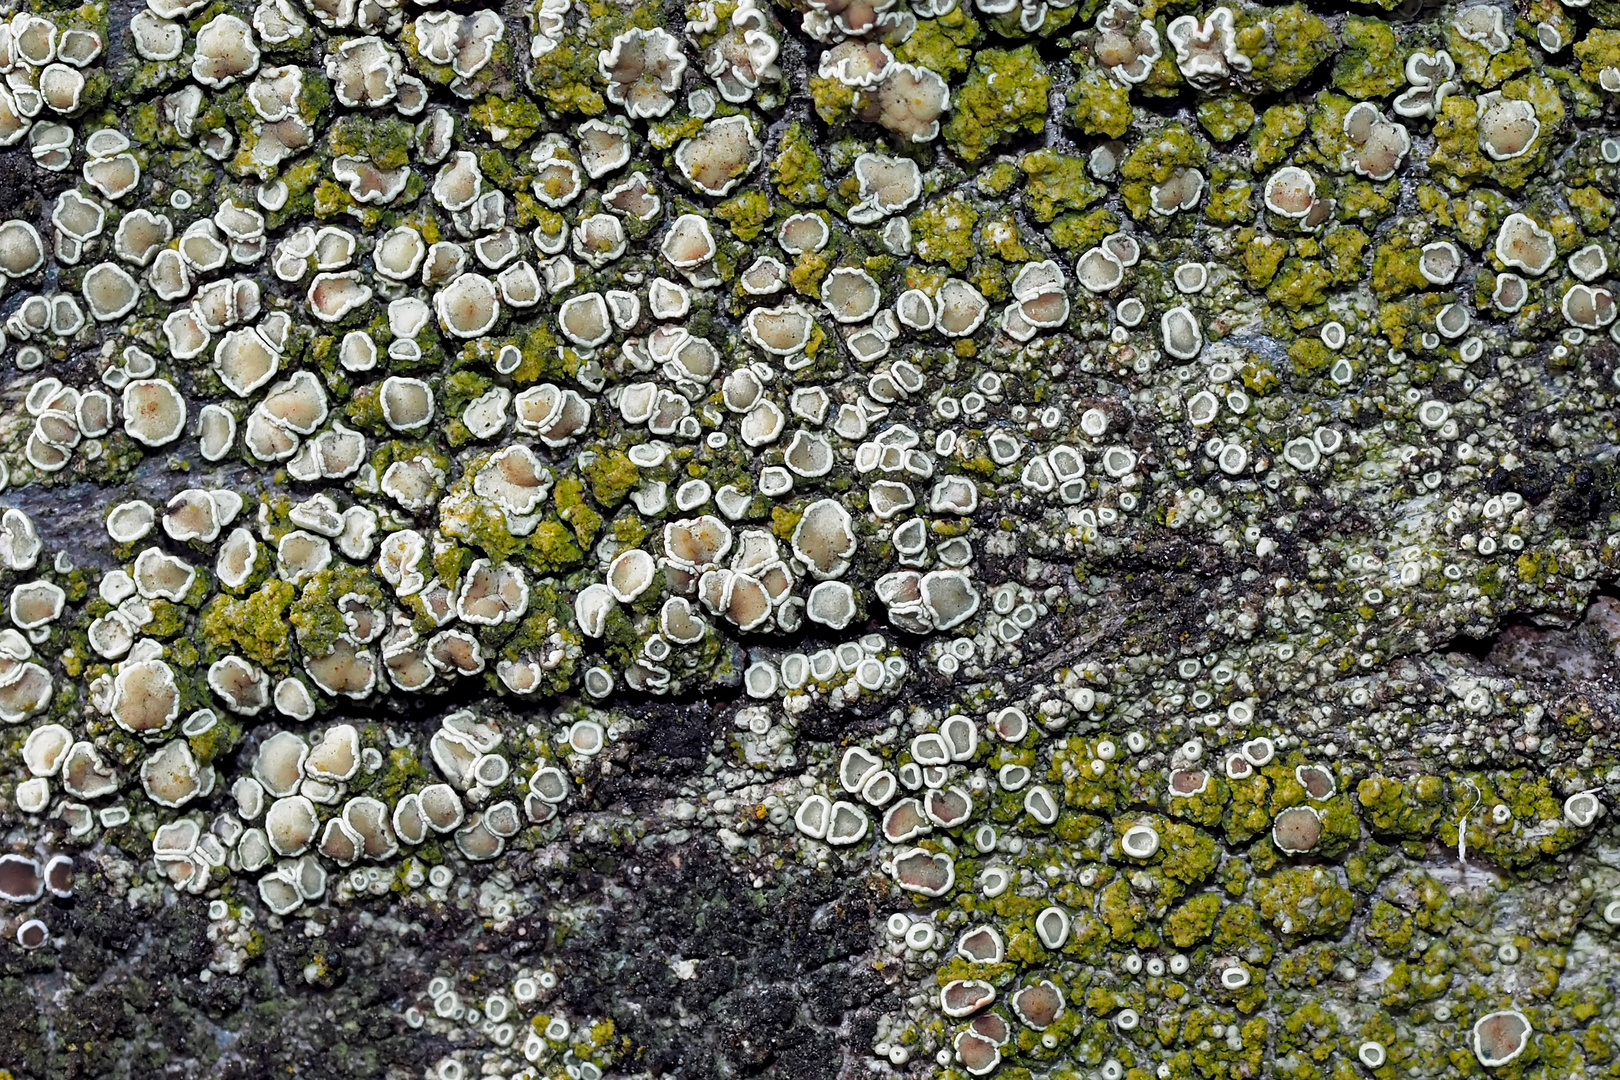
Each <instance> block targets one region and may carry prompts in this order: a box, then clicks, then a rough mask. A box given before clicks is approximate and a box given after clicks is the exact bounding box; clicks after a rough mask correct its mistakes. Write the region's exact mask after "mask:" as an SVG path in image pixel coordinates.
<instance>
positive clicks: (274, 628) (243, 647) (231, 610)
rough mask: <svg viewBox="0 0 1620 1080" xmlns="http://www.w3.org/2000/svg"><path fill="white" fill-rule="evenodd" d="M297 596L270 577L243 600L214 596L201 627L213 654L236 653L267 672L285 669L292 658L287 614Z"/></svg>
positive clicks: (203, 613)
mask: <svg viewBox="0 0 1620 1080" xmlns="http://www.w3.org/2000/svg"><path fill="white" fill-rule="evenodd" d="M296 595H297V589H295V588H294V587H293V585H292V584H291V583H290V582H286V581H282V580H281V579H280V578H271V579H270V580H268V581H266V582H264V583H263V584H262V585H260V586H259V588H258V589H257V590H256V591H254V592H252V593H249V594H248V595H247V596H245V597H243V598H242V599H240V600H237V599H234V598H233V597H230V596H224V595H220V596H216V597H214V598H213V599H212V600H210V601H209V602H208V606H207V607H205V608H203V610H202V620H201V622H200V624H199V626H198V629H199V630H200V631H201V633H202V637H203V640H204V642H205V643H206V647H207V649H208V650H209V652H210V654H211V655H213V656H215V657H216V658H217V657H219V656H224V655H225V654H226V653H233V652H234V653H237V654H238V655H241V656H243V657H246V658H247V659H248V660H251V661H252V662H253V663H255V664H257V665H259V666H260V667H262V668H265V669H267V670H272V671H282V670H285V669H286V667H287V665H288V663H289V661H290V660H291V659H292V649H291V645H292V642H291V641H290V640H289V637H288V634H287V613H288V610H289V609H290V608H291V606H292V603H293V599H294V597H295V596H296Z"/></svg>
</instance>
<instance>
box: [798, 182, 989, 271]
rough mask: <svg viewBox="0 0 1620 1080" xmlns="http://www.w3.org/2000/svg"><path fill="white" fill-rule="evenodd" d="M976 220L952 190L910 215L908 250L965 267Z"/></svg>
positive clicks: (971, 251) (970, 256)
mask: <svg viewBox="0 0 1620 1080" xmlns="http://www.w3.org/2000/svg"><path fill="white" fill-rule="evenodd" d="M978 223H979V214H978V211H976V210H974V209H973V207H972V205H971V204H969V202H968V201H967V199H966V198H965V197H964V196H963V195H962V194H961V193H960V192H952V193H950V194H949V195H947V196H946V197H945V198H943V199H939V200H936V201H935V202H932V203H929V204H928V205H927V206H925V207H923V209H922V210H920V211H918V212H917V213H916V214H914V215H913V216H912V218H911V248H912V251H913V252H915V253H916V255H917V257H918V258H919V259H922V260H923V261H924V262H935V263H939V262H942V263H945V264H947V265H948V266H950V268H951V269H952V270H965V269H967V265H968V263H970V262H972V261H973V256H974V255H975V254H976V249H975V247H974V243H973V230H974V227H975V226H976V225H978ZM817 285H818V286H819V280H818V282H817ZM795 286H797V282H795ZM801 291H803V290H801Z"/></svg>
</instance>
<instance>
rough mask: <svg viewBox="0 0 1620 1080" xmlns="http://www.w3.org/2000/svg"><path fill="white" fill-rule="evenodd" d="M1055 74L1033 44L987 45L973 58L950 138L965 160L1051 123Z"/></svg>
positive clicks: (955, 101)
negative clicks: (1048, 108) (1049, 97)
mask: <svg viewBox="0 0 1620 1080" xmlns="http://www.w3.org/2000/svg"><path fill="white" fill-rule="evenodd" d="M1051 87H1052V79H1051V76H1050V75H1048V74H1047V71H1046V64H1045V63H1044V62H1043V61H1042V60H1041V58H1040V55H1039V54H1038V53H1036V51H1035V49H1034V47H1033V46H1030V45H1025V46H1023V47H1022V48H1019V49H1013V50H1011V51H1008V50H1004V49H985V50H984V51H982V52H980V53H978V54H977V56H976V57H975V58H974V61H973V70H972V71H971V72H970V73H969V74H968V78H967V82H966V83H964V84H963V85H962V87H961V88H960V89H959V90H957V91H956V92H955V93H954V94H953V95H952V101H951V112H950V119H949V120H948V121H947V122H946V124H945V126H944V128H943V134H944V136H945V141H946V143H947V144H948V145H949V146H950V148H951V149H952V150H953V151H955V152H956V153H957V154H959V155H960V156H961V157H962V158H963V159H964V160H967V161H978V160H979V159H980V158H982V157H984V155H985V154H987V153H989V152H990V148H991V147H993V146H996V145H997V144H999V143H1002V142H1006V141H1007V140H1009V139H1012V138H1014V137H1016V136H1017V135H1018V134H1019V133H1020V132H1027V133H1029V134H1031V135H1036V134H1039V133H1040V132H1041V131H1042V129H1044V128H1045V127H1046V102H1047V94H1048V93H1049V91H1050V90H1051Z"/></svg>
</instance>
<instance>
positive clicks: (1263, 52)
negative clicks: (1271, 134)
mask: <svg viewBox="0 0 1620 1080" xmlns="http://www.w3.org/2000/svg"><path fill="white" fill-rule="evenodd" d="M1260 10H1261V11H1262V12H1263V13H1264V16H1263V18H1261V19H1260V20H1259V21H1257V22H1253V23H1250V24H1249V25H1244V19H1243V16H1241V15H1240V16H1239V23H1238V29H1237V33H1236V38H1237V46H1238V51H1239V52H1241V53H1243V55H1245V56H1247V57H1248V58H1249V61H1250V63H1251V65H1252V68H1251V70H1250V72H1249V74H1250V75H1251V77H1253V78H1254V79H1255V80H1256V81H1257V82H1259V83H1260V85H1261V86H1263V87H1264V88H1265V89H1266V90H1269V91H1272V92H1276V91H1280V90H1287V89H1289V88H1290V87H1293V86H1297V85H1298V84H1299V83H1301V82H1304V81H1305V79H1307V78H1308V77H1309V76H1310V74H1311V72H1313V71H1315V70H1316V69H1317V67H1319V66H1320V65H1321V64H1322V63H1323V62H1324V61H1326V60H1327V58H1328V57H1330V56H1332V55H1333V52H1334V50H1335V49H1336V48H1337V47H1338V39H1337V38H1336V37H1334V34H1333V27H1332V26H1331V25H1330V24H1329V23H1328V21H1327V20H1326V19H1323V18H1322V17H1321V16H1319V15H1316V14H1313V13H1312V12H1311V11H1310V10H1309V9H1307V8H1306V7H1305V5H1303V4H1289V5H1288V6H1286V7H1275V8H1262V9H1260Z"/></svg>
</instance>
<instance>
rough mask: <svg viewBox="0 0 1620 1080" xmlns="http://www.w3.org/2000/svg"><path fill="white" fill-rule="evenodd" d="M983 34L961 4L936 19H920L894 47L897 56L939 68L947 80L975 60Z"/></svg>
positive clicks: (902, 61)
mask: <svg viewBox="0 0 1620 1080" xmlns="http://www.w3.org/2000/svg"><path fill="white" fill-rule="evenodd" d="M983 36H984V34H983V31H982V30H980V28H979V24H978V22H977V21H975V20H974V18H973V17H972V16H971V15H969V14H968V13H967V12H966V11H965V10H964V9H963V8H962V6H961V5H960V4H958V5H957V6H956V7H953V8H952V9H951V10H950V11H948V12H946V13H945V14H944V15H941V16H939V17H938V18H936V19H919V20H917V29H916V30H914V31H912V34H911V36H910V37H909V38H907V39H906V40H905V41H903V42H901V43H900V45H898V46H897V47H896V48H895V50H894V56H895V59H896V60H899V61H900V62H901V63H904V64H915V65H916V66H918V67H925V68H928V69H929V70H931V71H937V72H939V74H940V75H942V76H943V77H944V78H946V79H947V80H948V79H950V77H951V76H953V75H960V74H962V73H963V72H964V71H966V70H967V69H968V65H969V64H970V63H972V62H973V46H974V45H976V44H978V42H979V39H980V38H982V37H983Z"/></svg>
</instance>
